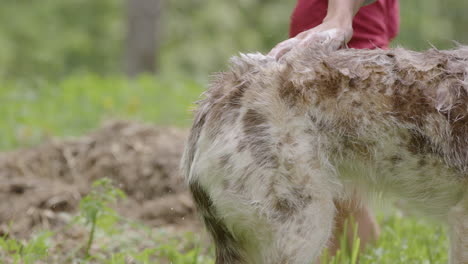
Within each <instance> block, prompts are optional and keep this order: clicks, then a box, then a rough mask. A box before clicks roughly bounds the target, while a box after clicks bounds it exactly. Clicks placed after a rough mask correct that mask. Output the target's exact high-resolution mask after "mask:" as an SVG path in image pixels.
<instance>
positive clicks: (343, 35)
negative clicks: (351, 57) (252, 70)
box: [268, 19, 353, 60]
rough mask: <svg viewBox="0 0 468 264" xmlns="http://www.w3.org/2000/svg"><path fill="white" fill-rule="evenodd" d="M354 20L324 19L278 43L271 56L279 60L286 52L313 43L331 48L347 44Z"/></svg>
mask: <svg viewBox="0 0 468 264" xmlns="http://www.w3.org/2000/svg"><path fill="white" fill-rule="evenodd" d="M351 22H352V20H350V21H346V22H340V21H339V20H338V19H331V20H328V21H327V20H324V22H323V23H322V24H320V25H318V26H316V27H314V28H312V29H309V30H306V31H304V32H302V33H300V34H298V35H297V36H295V37H294V38H290V39H288V40H285V41H283V42H280V43H279V44H278V45H276V46H275V47H274V48H273V49H272V50H271V51H270V52H269V53H268V55H269V56H272V57H275V59H276V60H279V59H280V58H281V57H283V56H284V55H285V54H286V53H288V52H289V51H291V50H292V49H296V48H304V47H305V46H308V45H310V44H311V43H323V45H327V48H329V49H331V50H337V49H339V48H340V47H342V46H344V45H346V43H348V41H349V40H350V39H351V37H352V35H353V28H352V26H351V25H352V23H351Z"/></svg>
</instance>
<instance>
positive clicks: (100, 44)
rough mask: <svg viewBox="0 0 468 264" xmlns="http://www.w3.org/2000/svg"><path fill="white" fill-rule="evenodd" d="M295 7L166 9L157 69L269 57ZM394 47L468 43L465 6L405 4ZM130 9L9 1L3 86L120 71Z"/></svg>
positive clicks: (2, 32) (217, 66) (3, 13)
mask: <svg viewBox="0 0 468 264" xmlns="http://www.w3.org/2000/svg"><path fill="white" fill-rule="evenodd" d="M295 2H296V1H295V0H287V1H282V0H256V1H248V0H241V1H219V0H196V1H163V11H162V12H161V13H162V18H161V21H160V26H161V28H162V32H163V33H162V35H161V36H160V40H161V49H160V61H159V63H160V65H161V67H160V68H161V71H162V72H161V73H162V74H163V75H168V74H169V75H172V74H173V73H174V72H177V73H183V74H189V75H190V76H192V77H193V76H202V77H203V78H206V76H207V75H208V74H209V73H210V72H214V71H220V70H222V69H224V67H225V65H226V62H227V60H228V58H229V57H231V56H232V55H235V54H237V53H238V52H251V51H261V52H266V51H268V50H269V49H271V48H272V47H273V46H274V45H275V44H276V43H278V42H279V41H281V40H283V39H285V38H287V33H288V32H287V31H288V23H289V17H290V14H291V12H292V9H293V7H294V4H295ZM400 4H401V31H400V35H399V37H398V39H397V40H396V42H395V43H396V44H401V45H403V46H405V47H408V48H411V49H426V48H428V47H430V45H429V43H432V44H434V45H435V46H437V47H439V48H448V47H452V46H453V43H452V42H451V40H457V41H460V42H462V43H467V42H468V33H467V32H466V30H465V27H466V25H467V24H468V16H466V15H465V14H464V13H465V12H466V10H467V8H468V2H466V1H457V0H447V1H444V2H441V1H437V0H412V1H400ZM125 8H126V1H122V0H119V1H114V0H99V1H94V0H69V1H55V0H43V1H24V0H21V1H18V0H17V1H12V0H7V1H4V2H3V3H2V8H1V9H0V47H1V48H0V65H2V66H1V67H0V79H4V78H6V79H10V80H11V79H13V80H18V79H21V78H23V79H25V80H28V81H31V80H35V79H37V78H40V79H44V78H45V79H57V78H63V77H64V76H67V75H69V74H71V73H73V74H76V73H83V72H92V73H98V74H109V73H110V74H116V73H120V72H121V70H122V69H123V61H124V56H123V54H124V47H125V43H124V40H125V35H126V19H127V15H126V10H125Z"/></svg>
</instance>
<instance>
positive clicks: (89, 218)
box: [80, 178, 125, 258]
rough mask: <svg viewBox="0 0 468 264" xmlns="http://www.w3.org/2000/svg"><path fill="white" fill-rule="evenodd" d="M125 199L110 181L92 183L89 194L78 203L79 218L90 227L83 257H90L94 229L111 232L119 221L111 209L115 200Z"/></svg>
mask: <svg viewBox="0 0 468 264" xmlns="http://www.w3.org/2000/svg"><path fill="white" fill-rule="evenodd" d="M119 198H120V199H123V198H125V193H124V192H123V191H122V190H120V189H118V188H115V187H114V186H113V185H112V181H111V180H110V179H107V178H102V179H99V180H97V181H95V182H94V183H93V186H92V189H91V192H90V193H89V194H88V195H86V196H85V197H83V199H82V200H81V202H80V217H81V218H84V220H85V223H86V225H88V226H90V233H89V238H88V242H87V243H86V247H85V255H86V257H87V258H89V257H90V252H89V251H90V248H91V246H92V244H93V241H94V234H95V231H96V227H100V228H103V229H105V230H106V231H113V230H114V227H115V224H116V223H117V221H118V219H119V215H118V214H117V212H116V211H115V210H114V209H113V208H112V207H111V206H112V204H114V203H115V202H117V199H119Z"/></svg>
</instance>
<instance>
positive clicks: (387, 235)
mask: <svg viewBox="0 0 468 264" xmlns="http://www.w3.org/2000/svg"><path fill="white" fill-rule="evenodd" d="M202 91H203V85H200V84H199V83H197V82H194V81H191V80H185V79H174V78H173V79H170V80H168V79H165V80H161V79H157V78H153V77H149V76H146V77H141V78H139V79H137V80H134V81H128V80H126V79H124V78H120V77H106V78H101V77H96V76H93V75H87V76H81V77H70V78H68V79H65V80H63V81H61V82H58V83H47V82H38V83H36V84H34V85H31V82H26V83H21V82H16V83H11V82H8V83H1V82H0V131H2V137H0V149H4V150H5V149H12V148H16V147H21V146H28V145H33V144H37V143H40V142H42V141H43V140H45V139H47V138H49V137H62V136H73V135H81V134H83V133H85V132H86V131H89V130H91V129H95V128H97V127H98V126H99V125H100V123H101V122H103V121H104V120H106V119H117V118H129V119H137V120H142V121H147V122H153V123H157V124H164V125H178V126H186V125H188V124H189V123H190V113H189V109H190V107H191V105H192V102H193V101H195V100H196V99H197V98H198V95H199V94H200V93H201V92H202ZM99 186H100V187H99ZM95 187H96V188H97V189H96V190H97V191H96V192H95V193H92V194H91V196H87V197H85V198H83V201H82V206H81V211H80V214H79V216H78V218H77V219H78V220H76V219H75V221H71V222H70V224H69V225H68V226H67V227H66V228H65V229H63V230H55V231H53V232H52V231H51V230H43V231H41V232H39V233H36V234H35V235H34V236H33V237H32V238H31V239H30V240H27V241H23V240H16V239H15V238H11V237H7V236H4V237H0V263H109V264H116V263H172V264H197V263H198V264H211V263H213V249H212V248H211V247H209V244H208V243H206V239H204V237H203V236H201V235H199V234H190V233H187V234H183V235H181V234H173V233H171V232H169V231H167V230H165V229H158V230H152V229H151V228H149V227H146V226H144V225H142V224H141V223H135V222H130V221H128V220H125V219H123V218H121V217H120V216H118V215H115V212H114V211H112V210H109V208H111V204H112V203H113V202H115V201H116V200H115V198H116V197H115V195H113V194H112V191H113V190H114V189H112V188H108V186H107V185H104V187H105V188H103V186H102V185H99V184H97V186H95ZM109 192H110V193H109ZM101 194H102V195H101ZM117 196H118V195H117ZM378 219H379V222H380V224H381V227H382V233H381V237H380V239H379V241H378V242H377V244H376V245H375V246H373V247H370V248H368V249H367V250H366V251H365V252H364V253H363V254H361V255H360V256H359V257H358V259H359V263H389V264H390V263H391V264H396V263H402V264H403V263H404V264H407V263H445V262H446V261H447V247H448V242H447V238H446V231H445V229H444V228H442V227H441V226H440V225H438V224H435V223H432V222H427V221H424V220H421V219H419V218H416V217H402V216H401V215H400V214H398V213H392V214H388V213H386V214H381V215H380V216H379V217H378ZM74 229H78V230H81V231H82V232H84V233H85V235H83V238H82V239H81V240H80V243H77V244H73V243H72V245H73V246H72V248H71V249H70V248H67V249H64V248H63V247H62V246H60V245H61V244H66V243H67V240H66V236H65V234H66V233H67V232H69V230H74ZM72 242H73V241H72ZM350 251H351V253H346V252H345V253H340V255H339V257H338V258H335V259H328V261H327V262H328V263H333V264H337V263H355V261H353V260H352V259H353V250H350ZM354 256H356V255H355V254H354Z"/></svg>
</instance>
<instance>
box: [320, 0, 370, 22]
mask: <svg viewBox="0 0 468 264" xmlns="http://www.w3.org/2000/svg"><path fill="white" fill-rule="evenodd" d="M369 2H372V0H328V11H327V16H326V17H325V19H324V20H323V22H327V21H333V22H335V23H337V24H339V25H351V24H352V21H353V17H354V15H356V13H357V12H358V11H359V8H361V6H363V5H364V4H368V3H369Z"/></svg>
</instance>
